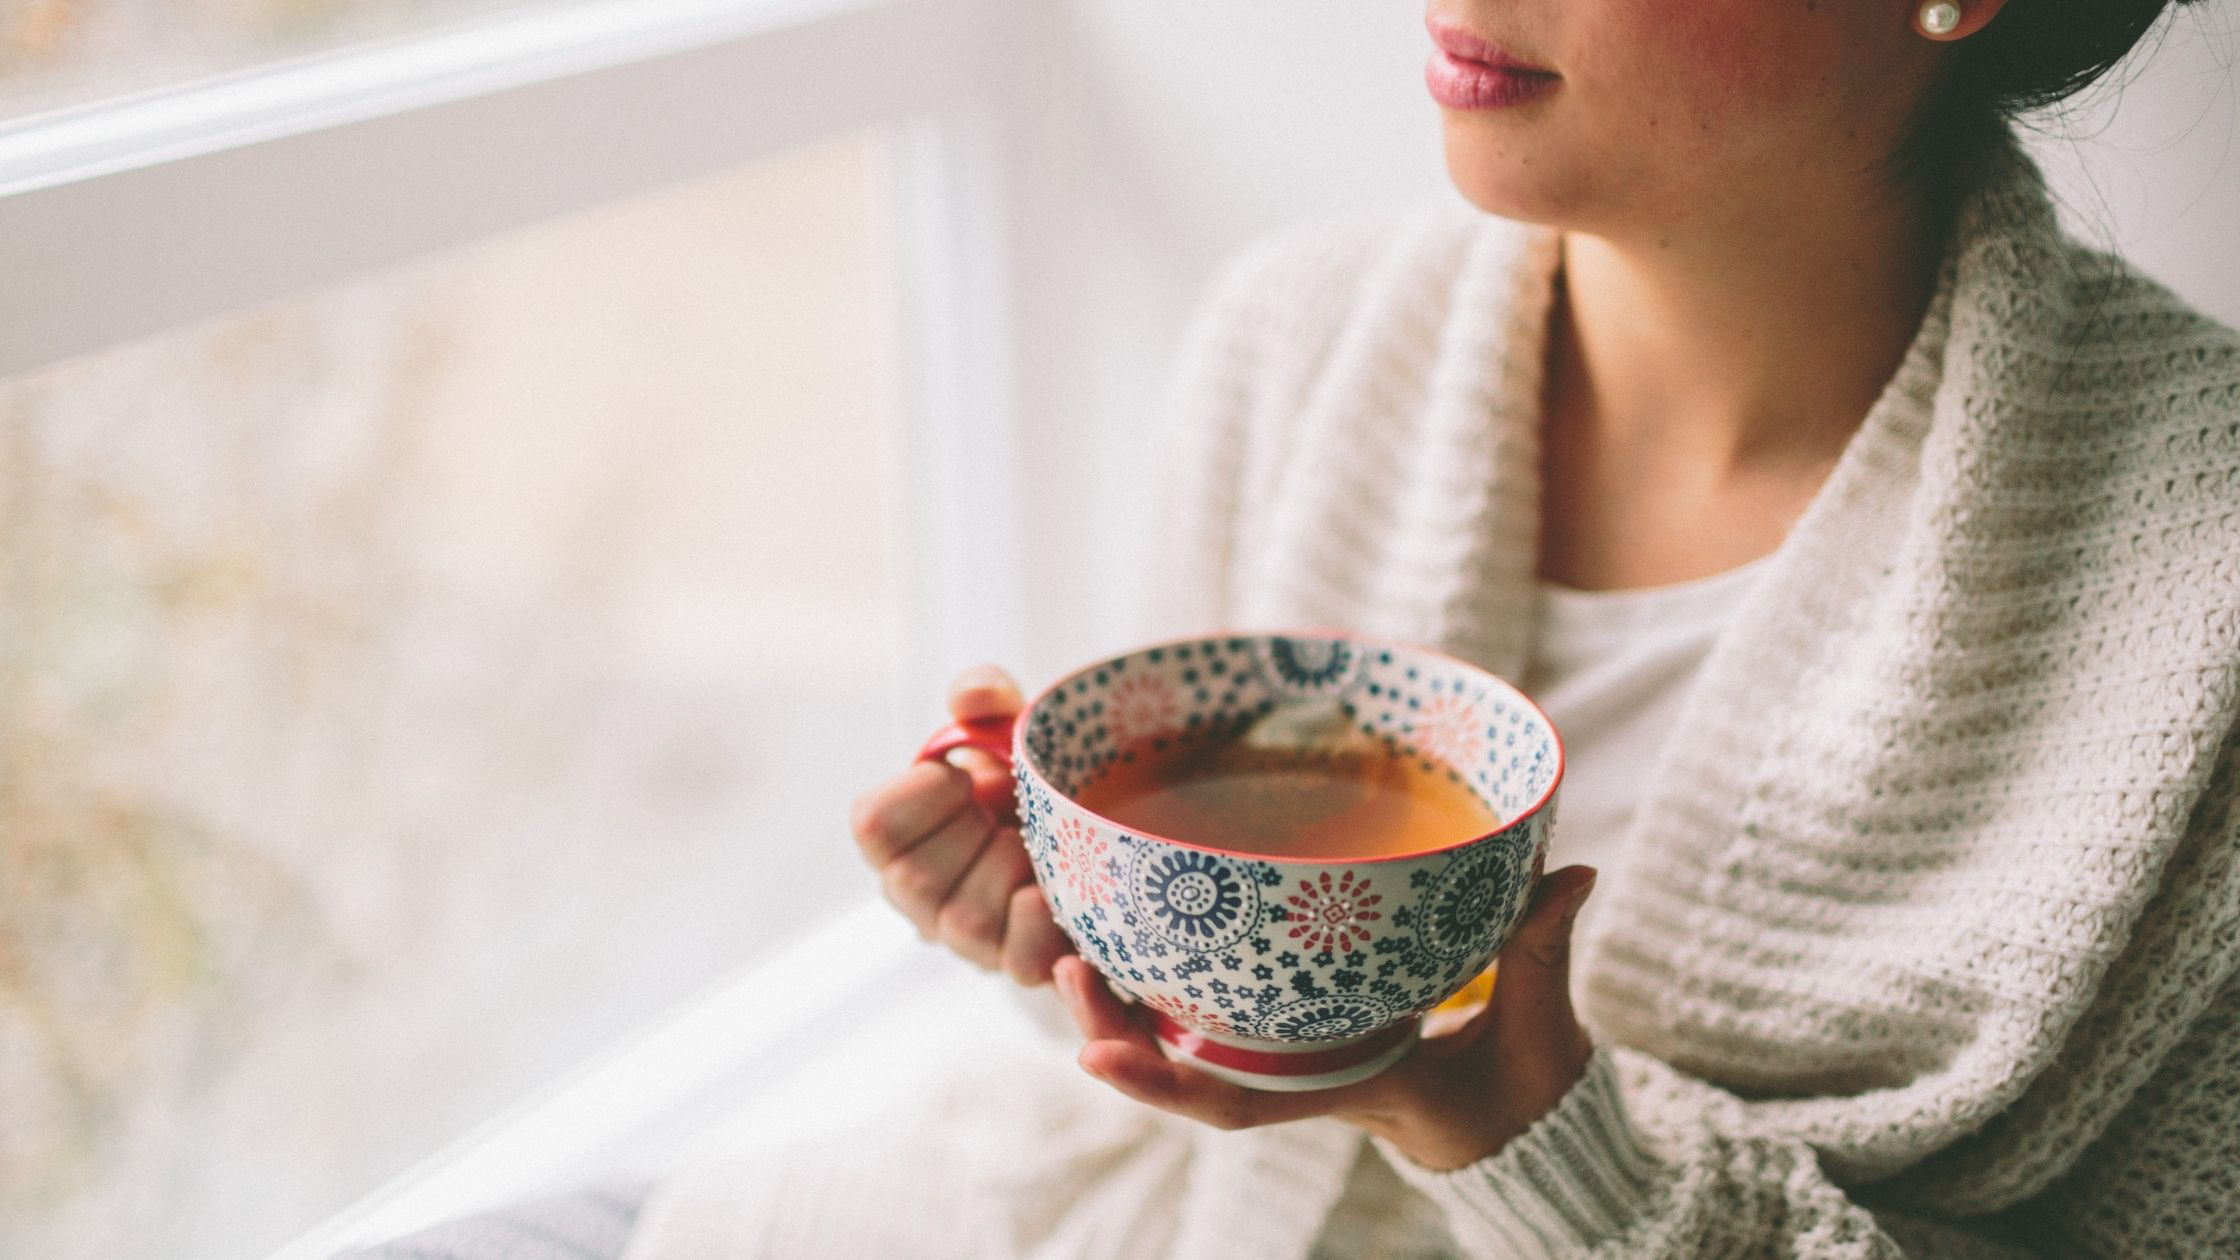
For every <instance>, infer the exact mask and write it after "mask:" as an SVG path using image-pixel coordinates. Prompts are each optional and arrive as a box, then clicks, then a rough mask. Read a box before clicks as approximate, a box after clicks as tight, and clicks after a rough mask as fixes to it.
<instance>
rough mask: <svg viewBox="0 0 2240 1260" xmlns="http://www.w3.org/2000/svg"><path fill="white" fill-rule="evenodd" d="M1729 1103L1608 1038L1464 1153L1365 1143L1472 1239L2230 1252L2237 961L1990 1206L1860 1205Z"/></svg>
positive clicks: (1645, 1245) (1618, 1247) (1574, 1247)
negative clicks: (2069, 1151)
mask: <svg viewBox="0 0 2240 1260" xmlns="http://www.w3.org/2000/svg"><path fill="white" fill-rule="evenodd" d="M1741 1113H1742V1109H1741V1108H1740V1106H1739V1105H1738V1103H1737V1100H1736V1099H1734V1098H1733V1097H1732V1096H1729V1095H1726V1094H1724V1092H1723V1091H1720V1090H1718V1089H1716V1088H1715V1087H1713V1086H1710V1085H1707V1084H1705V1083H1703V1082H1701V1081H1697V1080H1694V1079H1693V1078H1690V1077H1687V1076H1685V1075H1684V1074H1682V1073H1680V1072H1678V1071H1676V1070H1674V1069H1673V1068H1671V1067H1669V1066H1667V1065H1665V1064H1663V1063H1661V1062H1659V1061H1658V1060H1656V1059H1654V1058H1651V1057H1649V1056H1647V1055H1640V1054H1635V1053H1632V1052H1630V1051H1625V1050H1612V1049H1608V1048H1605V1049H1601V1050H1598V1051H1597V1052H1596V1054H1595V1057H1594V1059H1593V1061H1592V1062H1591V1063H1590V1064H1589V1067H1588V1071H1587V1073H1586V1075H1585V1077H1584V1078H1583V1079H1582V1080H1581V1081H1580V1082H1579V1084H1578V1085H1577V1086H1575V1087H1574V1088H1573V1089H1572V1091H1571V1092H1570V1093H1569V1094H1567V1095H1566V1096H1565V1097H1564V1098H1563V1100H1562V1101H1561V1102H1560V1103H1558V1104H1557V1106H1556V1107H1555V1108H1554V1109H1553V1110H1551V1111H1550V1112H1549V1113H1548V1114H1547V1115H1546V1116H1543V1117H1542V1118H1541V1119H1540V1121H1539V1122H1538V1123H1537V1124H1535V1125H1534V1126H1533V1128H1532V1129H1530V1130H1528V1131H1527V1132H1526V1133H1525V1134H1524V1135H1523V1136H1522V1137H1520V1138H1518V1139H1517V1140H1516V1141H1514V1142H1511V1143H1510V1144H1509V1145H1508V1146H1507V1147H1505V1148H1503V1149H1502V1150H1501V1151H1500V1152H1498V1153H1496V1154H1495V1155H1493V1156H1491V1157H1489V1158H1487V1159H1485V1160H1482V1161H1480V1162H1479V1163H1477V1164H1473V1165H1471V1166H1469V1167H1467V1168H1462V1169H1458V1170H1456V1171H1454V1172H1449V1173H1434V1172H1430V1171H1427V1170H1425V1169H1423V1168H1420V1167H1418V1166H1416V1165H1415V1164H1414V1163H1413V1162H1411V1161H1410V1160H1409V1159H1408V1158H1407V1157H1406V1156H1405V1155H1403V1154H1401V1153H1400V1151H1399V1150H1398V1149H1397V1148H1395V1147H1393V1146H1391V1145H1390V1144H1389V1143H1386V1142H1384V1141H1382V1140H1381V1139H1379V1140H1378V1141H1377V1143H1376V1145H1377V1146H1378V1149H1379V1150H1380V1151H1381V1152H1382V1153H1383V1154H1384V1156H1385V1158H1386V1159H1387V1160H1388V1161H1390V1162H1391V1164H1392V1166H1393V1167H1394V1168H1395V1169H1396V1170H1397V1171H1398V1172H1399V1174H1400V1176H1401V1177H1402V1178H1403V1179H1404V1180H1406V1181H1408V1182H1409V1183H1410V1184H1412V1185H1414V1186H1415V1187H1416V1188H1417V1189H1419V1190H1421V1191H1423V1192H1424V1193H1425V1194H1426V1195H1428V1196H1429V1197H1430V1198H1431V1199H1432V1200H1433V1201H1434V1202H1435V1203H1437V1204H1438V1205H1439V1206H1440V1208H1441V1209H1442V1211H1443V1212H1444V1213H1445V1215H1446V1217H1447V1220H1448V1226H1449V1228H1450V1229H1451V1230H1452V1231H1453V1233H1454V1235H1455V1238H1456V1240H1457V1241H1458V1242H1459V1243H1461V1244H1462V1250H1463V1251H1464V1252H1465V1253H1466V1254H1469V1255H1500V1256H1520V1257H1522V1256H1604V1257H1625V1258H1627V1260H1646V1258H1649V1257H1656V1258H1659V1260H1662V1258H1664V1257H1672V1258H1674V1260H1677V1258H1679V1257H1697V1256H1713V1255H1718V1256H1725V1255H1793V1256H1811V1257H1827V1256H1856V1257H1898V1256H1927V1257H1962V1258H1966V1257H1979V1256H1980V1257H2012V1256H2028V1255H2036V1254H2041V1252H2040V1250H2039V1249H2038V1248H2039V1247H2042V1248H2043V1249H2044V1250H2043V1252H2042V1254H2054V1255H2094V1256H2140V1257H2146V1256H2194V1255H2228V1254H2240V1198H2236V1197H2235V1195H2234V1192H2233V1180H2232V1169H2234V1168H2235V1167H2240V978H2233V979H2228V980H2227V981H2226V982H2225V986H2224V989H2223V992H2222V993H2221V995H2220V997H2219V999H2218V1000H2217V1001H2216V1002H2214V1003H2212V1004H2211V1006H2210V1008H2209V1010H2208V1011H2207V1012H2206V1013H2205V1015H2204V1016H2203V1017H2202V1018H2201V1019H2200V1020H2199V1021H2198V1022H2197V1023H2196V1024H2195V1025H2194V1027H2193V1029H2192V1030H2191V1031H2190V1032H2189V1033H2188V1035H2187V1037H2186V1038H2185V1041H2184V1043H2183V1044H2182V1045H2180V1046H2179V1047H2177V1048H2176V1049H2175V1051H2174V1052H2173V1053H2172V1054H2170V1055H2169V1056H2168V1058H2167V1059H2166V1060H2165V1061H2164V1065H2163V1068H2162V1070H2161V1072H2159V1073H2158V1074H2157V1075H2156V1076H2154V1077H2153V1079H2151V1080H2150V1081H2149V1082H2148V1083H2147V1085H2146V1086H2145V1087H2144V1088H2143V1089H2141V1090H2140V1091H2139V1093H2138V1095H2137V1096H2135V1097H2134V1098H2133V1099H2132V1101H2131V1105H2130V1106H2129V1107H2127V1108H2125V1110H2124V1111H2123V1113H2122V1114H2121V1115H2119V1116H2118V1117H2117V1119H2116V1121H2115V1123H2114V1124H2113V1126H2112V1127H2111V1128H2110V1129H2109V1130H2108V1132H2106V1133H2105V1134H2103V1135H2102V1137H2101V1139H2100V1140H2099V1141H2098V1142H2095V1143H2093V1144H2092V1145H2091V1146H2090V1147H2088V1148H2087V1149H2086V1151H2085V1153H2084V1156H2083V1158H2082V1159H2081V1160H2080V1161H2079V1162H2078V1163H2077V1165H2076V1166H2075V1167H2074V1168H2073V1169H2072V1170H2071V1171H2070V1172H2069V1174H2068V1175H2067V1176H2066V1177H2064V1178H2062V1179H2061V1180H2059V1181H2056V1182H2055V1183H2054V1184H2053V1185H2052V1186H2050V1187H2048V1188H2047V1189H2046V1190H2045V1191H2044V1192H2042V1193H2041V1194H2039V1195H2037V1196H2036V1197H2035V1198H2033V1199H2031V1200H2030V1201H2028V1202H2025V1203H2023V1204H2021V1205H2019V1206H2018V1207H2016V1208H2013V1209H2011V1210H2009V1211H2008V1212H2006V1213H2003V1214H2002V1215H2001V1216H2000V1217H1999V1218H1998V1220H1997V1222H1996V1223H1985V1222H1970V1223H1968V1224H1967V1225H1962V1224H1959V1223H1956V1222H1952V1221H1948V1220H1941V1219H1937V1218H1934V1217H1930V1216H1926V1215H1921V1214H1916V1213H1909V1212H1904V1211H1899V1210H1895V1209H1892V1208H1890V1207H1887V1206H1882V1205H1876V1206H1872V1207H1870V1206H1867V1205H1865V1204H1863V1203H1861V1202H1858V1201H1856V1200H1854V1199H1853V1198H1852V1197H1851V1196H1850V1195H1849V1194H1848V1193H1847V1192H1846V1191H1845V1190H1844V1189H1842V1188H1840V1187H1838V1186H1837V1185H1836V1184H1835V1183H1834V1182H1833V1181H1832V1180H1831V1179H1830V1178H1829V1177H1828V1176H1827V1175H1826V1174H1825V1173H1824V1172H1823V1171H1822V1170H1821V1167H1820V1164H1819V1161H1818V1159H1817V1157H1816V1156H1815V1155H1814V1153H1813V1151H1812V1149H1811V1148H1810V1147H1809V1146H1807V1145H1806V1144H1804V1143H1802V1142H1799V1141H1796V1140H1794V1139H1784V1138H1779V1137H1772V1136H1767V1135H1764V1134H1751V1133H1748V1132H1746V1131H1744V1129H1745V1126H1743V1125H1741V1124H1738V1123H1727V1122H1722V1121H1721V1120H1720V1119H1718V1117H1722V1116H1724V1117H1735V1116H1739V1115H1740V1114H1741ZM2025 1240H2030V1241H2025ZM2032 1242H2035V1244H2037V1245H2036V1246H2033V1245H2031V1243H2032Z"/></svg>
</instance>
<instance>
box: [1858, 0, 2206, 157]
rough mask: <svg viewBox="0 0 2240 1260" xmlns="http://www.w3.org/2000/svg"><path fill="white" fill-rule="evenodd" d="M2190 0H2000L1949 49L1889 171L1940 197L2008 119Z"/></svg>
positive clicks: (2112, 58)
mask: <svg viewBox="0 0 2240 1260" xmlns="http://www.w3.org/2000/svg"><path fill="white" fill-rule="evenodd" d="M2199 2H2200V0H2007V5H2006V7H2005V8H2003V9H2001V10H1999V14H1998V16H1997V17H1995V18H1993V19H1992V20H1991V22H1990V23H1989V24H1987V25H1986V26H1985V27H1984V28H1983V29H1982V30H1980V31H1977V32H1976V33H1975V34H1973V35H1970V36H1969V37H1968V38H1966V39H1963V40H1961V41H1959V42H1958V43H1956V44H1954V45H1953V46H1952V48H1951V53H1950V56H1949V57H1948V58H1947V60H1946V63H1945V66H1944V70H1943V72H1942V76H1941V78H1940V79H1939V80H1938V83H1937V85H1936V86H1935V87H1934V88H1933V89H1931V91H1930V92H1929V93H1928V96H1927V99H1925V100H1924V101H1923V102H1922V104H1921V107H1920V109H1919V111H1918V113H1917V114H1916V116H1915V118H1914V122H1913V126H1912V127H1911V128H1910V134H1909V135H1908V137H1907V140H1906V143H1905V145H1904V146H1903V147H1902V148H1901V149H1900V150H1899V153H1898V171H1897V173H1898V176H1899V178H1900V179H1901V180H1902V181H1904V182H1905V183H1906V184H1908V185H1910V186H1913V187H1917V188H1927V189H1929V190H1931V191H1932V193H1933V194H1935V195H1938V196H1939V197H1940V199H1943V198H1946V197H1949V196H1951V195H1952V194H1953V192H1954V191H1955V190H1956V189H1957V188H1958V187H1959V186H1960V185H1962V184H1964V183H1965V182H1966V178H1967V176H1968V174H1969V173H1970V170H1971V168H1972V167H1973V165H1974V163H1975V162H1976V160H1977V159H1979V158H1980V157H1981V156H1982V155H1983V154H1984V152H1985V151H1986V150H1987V149H1988V148H1989V147H1990V146H1991V145H1993V144H1995V143H1996V142H1997V140H1998V138H1999V136H2000V134H2001V133H2002V132H2003V131H2004V130H2005V128H2006V127H2007V125H2008V123H2009V122H2010V121H2012V120H2013V119H2015V118H2017V117H2020V116H2021V115H2023V114H2027V113H2029V112H2031V111H2032V110H2037V109H2043V108H2045V107H2046V106H2049V105H2054V104H2057V103H2059V102H2061V101H2064V100H2067V99H2068V98H2069V97H2071V96H2073V95H2075V94H2076V93H2077V92H2078V91H2080V90H2082V89H2083V88H2085V87H2087V86H2089V85H2090V84H2092V83H2093V82H2095V81H2096V80H2098V79H2099V78H2100V77H2101V76H2102V75H2104V74H2106V73H2107V72H2108V71H2109V70H2111V69H2113V68H2114V67H2115V65H2116V64H2117V63H2118V62H2120V61H2122V60H2123V59H2124V57H2126V56H2127V55H2129V54H2130V52H2131V50H2132V49H2133V48H2134V47H2136V46H2137V45H2138V43H2139V41H2140V40H2141V39H2143V38H2145V37H2146V34H2147V32H2149V31H2151V30H2153V29H2154V27H2155V24H2156V23H2157V22H2158V21H2160V20H2161V18H2162V16H2163V13H2164V12H2165V11H2166V10H2167V9H2169V8H2170V7H2171V6H2172V4H2174V3H2175V4H2194V3H2199Z"/></svg>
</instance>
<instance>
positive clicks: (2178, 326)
mask: <svg viewBox="0 0 2240 1260" xmlns="http://www.w3.org/2000/svg"><path fill="white" fill-rule="evenodd" d="M2069 250H2070V258H2069V259H2068V260H2067V262H2068V265H2067V266H2066V267H2063V268H2062V269H2061V270H2062V272H2063V273H2065V274H2064V276H2063V278H2062V280H2060V281H2059V282H2057V283H2058V285H2059V287H2060V288H2062V289H2063V290H2065V292H2064V293H2063V294H2062V299H2063V307H2064V316H2065V318H2064V319H2062V320H2061V321H2060V323H2059V324H2058V325H2056V326H2057V327H2060V328H2061V330H2062V335H2061V336H2060V337H2059V338H2058V339H2057V340H2054V341H2050V342H2047V343H2044V344H2038V345H2031V346H2027V347H2015V349H2020V350H2023V351H2025V352H2026V353H2029V354H2031V355H2033V356H2043V357H2042V359H2041V362H2043V363H2044V364H2045V365H2046V370H2045V371H2044V373H2043V375H2042V376H2041V377H2040V378H2039V380H2040V392H2039V396H2038V399H2037V402H2038V403H2039V405H2040V406H2042V407H2044V408H2045V409H2046V410H2047V411H2049V412H2051V413H2053V414H2054V415H2055V416H2058V417H2059V418H2060V422H2059V423H2057V424H2055V425H2054V426H2052V428H2053V429H2054V431H2055V432H2056V433H2058V435H2059V436H2058V437H2057V438H2055V442H2056V443H2057V444H2058V445H2059V447H2060V448H2061V454H2063V455H2064V456H2066V457H2068V461H2069V462H2070V463H2071V466H2072V467H2074V468H2076V469H2078V470H2079V471H2080V473H2082V474H2083V475H2084V476H2086V477H2087V478H2088V480H2089V483H2090V484H2091V485H2092V486H2094V487H2095V488H2096V489H2098V490H2099V491H2101V492H2102V493H2103V494H2105V493H2108V492H2118V493H2119V494H2121V495H2122V497H2125V498H2127V499H2128V500H2129V502H2128V503H2127V504H2126V505H2125V509H2124V510H2122V511H2121V513H2120V514H2121V515H2124V516H2128V517H2130V518H2131V519H2132V520H2133V521H2135V522H2138V523H2140V524H2149V523H2154V524H2159V525H2162V526H2166V527H2167V526H2174V525H2179V524H2184V525H2186V526H2187V528H2186V529H2184V530H2183V531H2180V532H2181V533H2182V534H2183V535H2184V536H2186V537H2191V538H2195V539H2198V540H2201V541H2207V542H2210V543H2211V544H2212V545H2213V546H2214V548H2215V549H2216V550H2218V551H2220V552H2221V551H2224V550H2225V549H2227V548H2240V331H2235V330H2234V329H2232V328H2230V327H2228V326H2226V325H2225V324H2223V323H2220V322H2219V321H2217V320H2216V319H2214V318H2212V317H2210V316H2208V315H2206V314H2204V313H2202V312H2200V311H2198V310H2196V309H2194V308H2193V307H2192V306H2190V305H2189V304H2187V303H2186V302H2185V301H2184V300H2183V299H2182V298H2180V297H2179V296H2178V295H2177V294H2175V293H2173V292H2172V291H2171V290H2170V289H2168V288H2167V287H2165V286H2164V285H2163V284H2161V283H2160V282H2158V281H2156V280H2155V279H2153V278H2151V277H2149V276H2147V275H2146V274H2144V273H2143V272H2141V271H2139V270H2138V269H2137V268H2135V267H2134V266H2132V265H2131V264H2129V263H2127V262H2125V261H2124V260H2122V259H2120V258H2118V257H2115V256H2113V255H2110V254H2106V253H2103V252H2101V251H2098V250H2095V249H2091V248H2088V247H2086V246H2083V245H2080V244H2077V243H2075V242H2070V243H2069ZM2021 322H2022V323H2024V325H2025V326H2028V321H2021ZM2157 518H2160V519H2159V521H2158V520H2157ZM2172 541H2173V542H2175V541H2178V539H2177V538H2176V537H2173V539H2172ZM2187 550H2189V551H2191V550H2194V549H2193V548H2187ZM2227 562H2228V559H2220V561H2219V563H2220V564H2222V563H2227Z"/></svg>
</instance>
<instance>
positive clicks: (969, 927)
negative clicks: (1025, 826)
mask: <svg viewBox="0 0 2240 1260" xmlns="http://www.w3.org/2000/svg"><path fill="white" fill-rule="evenodd" d="M1033 877H1034V872H1033V869H1032V867H1031V866H1030V865H1029V864H1028V860H1027V846H1026V844H1025V843H1024V842H1023V841H1022V840H1020V838H1019V833H1018V832H1017V831H1015V830H1013V829H1012V828H1009V827H1000V828H997V829H996V830H995V832H994V834H992V835H991V836H989V838H988V843H987V844H986V845H984V846H983V847H982V848H981V850H980V852H979V854H978V855H976V856H975V857H974V858H973V860H972V866H971V867H970V869H968V870H966V871H965V873H964V877H963V878H962V879H959V880H958V881H957V886H956V887H955V888H954V889H952V890H951V891H950V893H949V897H948V899H947V900H946V901H943V902H942V903H941V908H940V910H938V911H937V912H936V913H935V915H934V928H935V934H936V936H937V937H938V938H939V939H940V941H941V943H942V944H944V945H947V946H948V947H949V948H950V949H952V950H955V951H956V952H957V953H958V954H959V955H960V956H962V957H963V958H964V959H965V960H966V961H968V962H970V963H972V965H974V966H976V967H980V968H982V969H984V970H988V971H993V970H995V969H996V967H997V966H998V965H1000V964H1001V963H1002V962H1003V934H1004V930H1005V928H1006V927H1007V926H1008V925H1009V922H1010V918H1011V893H1012V891H1013V890H1014V889H1016V888H1018V886H1019V884H1020V882H1021V881H1023V880H1030V879H1032V878H1033Z"/></svg>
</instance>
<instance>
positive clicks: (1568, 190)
mask: <svg viewBox="0 0 2240 1260" xmlns="http://www.w3.org/2000/svg"><path fill="white" fill-rule="evenodd" d="M1469 130H1470V128H1468V127H1467V125H1463V126H1457V125H1454V124H1450V125H1449V126H1448V128H1447V143H1446V153H1447V178H1448V179H1449V180H1451V181H1452V182H1453V184H1454V187H1455V191H1456V192H1459V193H1461V194H1462V197H1463V199H1464V200H1465V201H1468V202H1469V203H1470V204H1471V205H1474V206H1476V207H1477V208H1478V209H1480V210H1483V211H1485V212H1486V213H1487V214H1491V215H1498V216H1500V217H1501V218H1504V219H1515V220H1518V221H1519V222H1523V223H1539V224H1547V225H1550V226H1555V227H1562V226H1565V225H1567V224H1569V223H1571V222H1572V221H1573V220H1574V219H1575V218H1576V217H1577V211H1578V209H1579V207H1578V206H1577V205H1576V204H1574V203H1575V202H1576V200H1577V191H1578V189H1577V186H1576V185H1577V181H1575V180H1567V179H1564V178H1563V177H1562V176H1561V173H1560V172H1559V171H1558V170H1557V169H1556V166H1557V164H1556V163H1555V162H1553V161H1551V160H1547V159H1546V158H1545V157H1544V155H1539V154H1535V153H1534V152H1533V151H1532V150H1531V149H1530V148H1528V147H1526V146H1523V145H1519V144H1516V143H1513V142H1508V141H1506V140H1504V141H1502V142H1494V141H1493V140H1492V139H1491V138H1490V137H1483V136H1476V135H1470V134H1467V132H1468V131H1469ZM1458 133H1462V134H1458Z"/></svg>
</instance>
